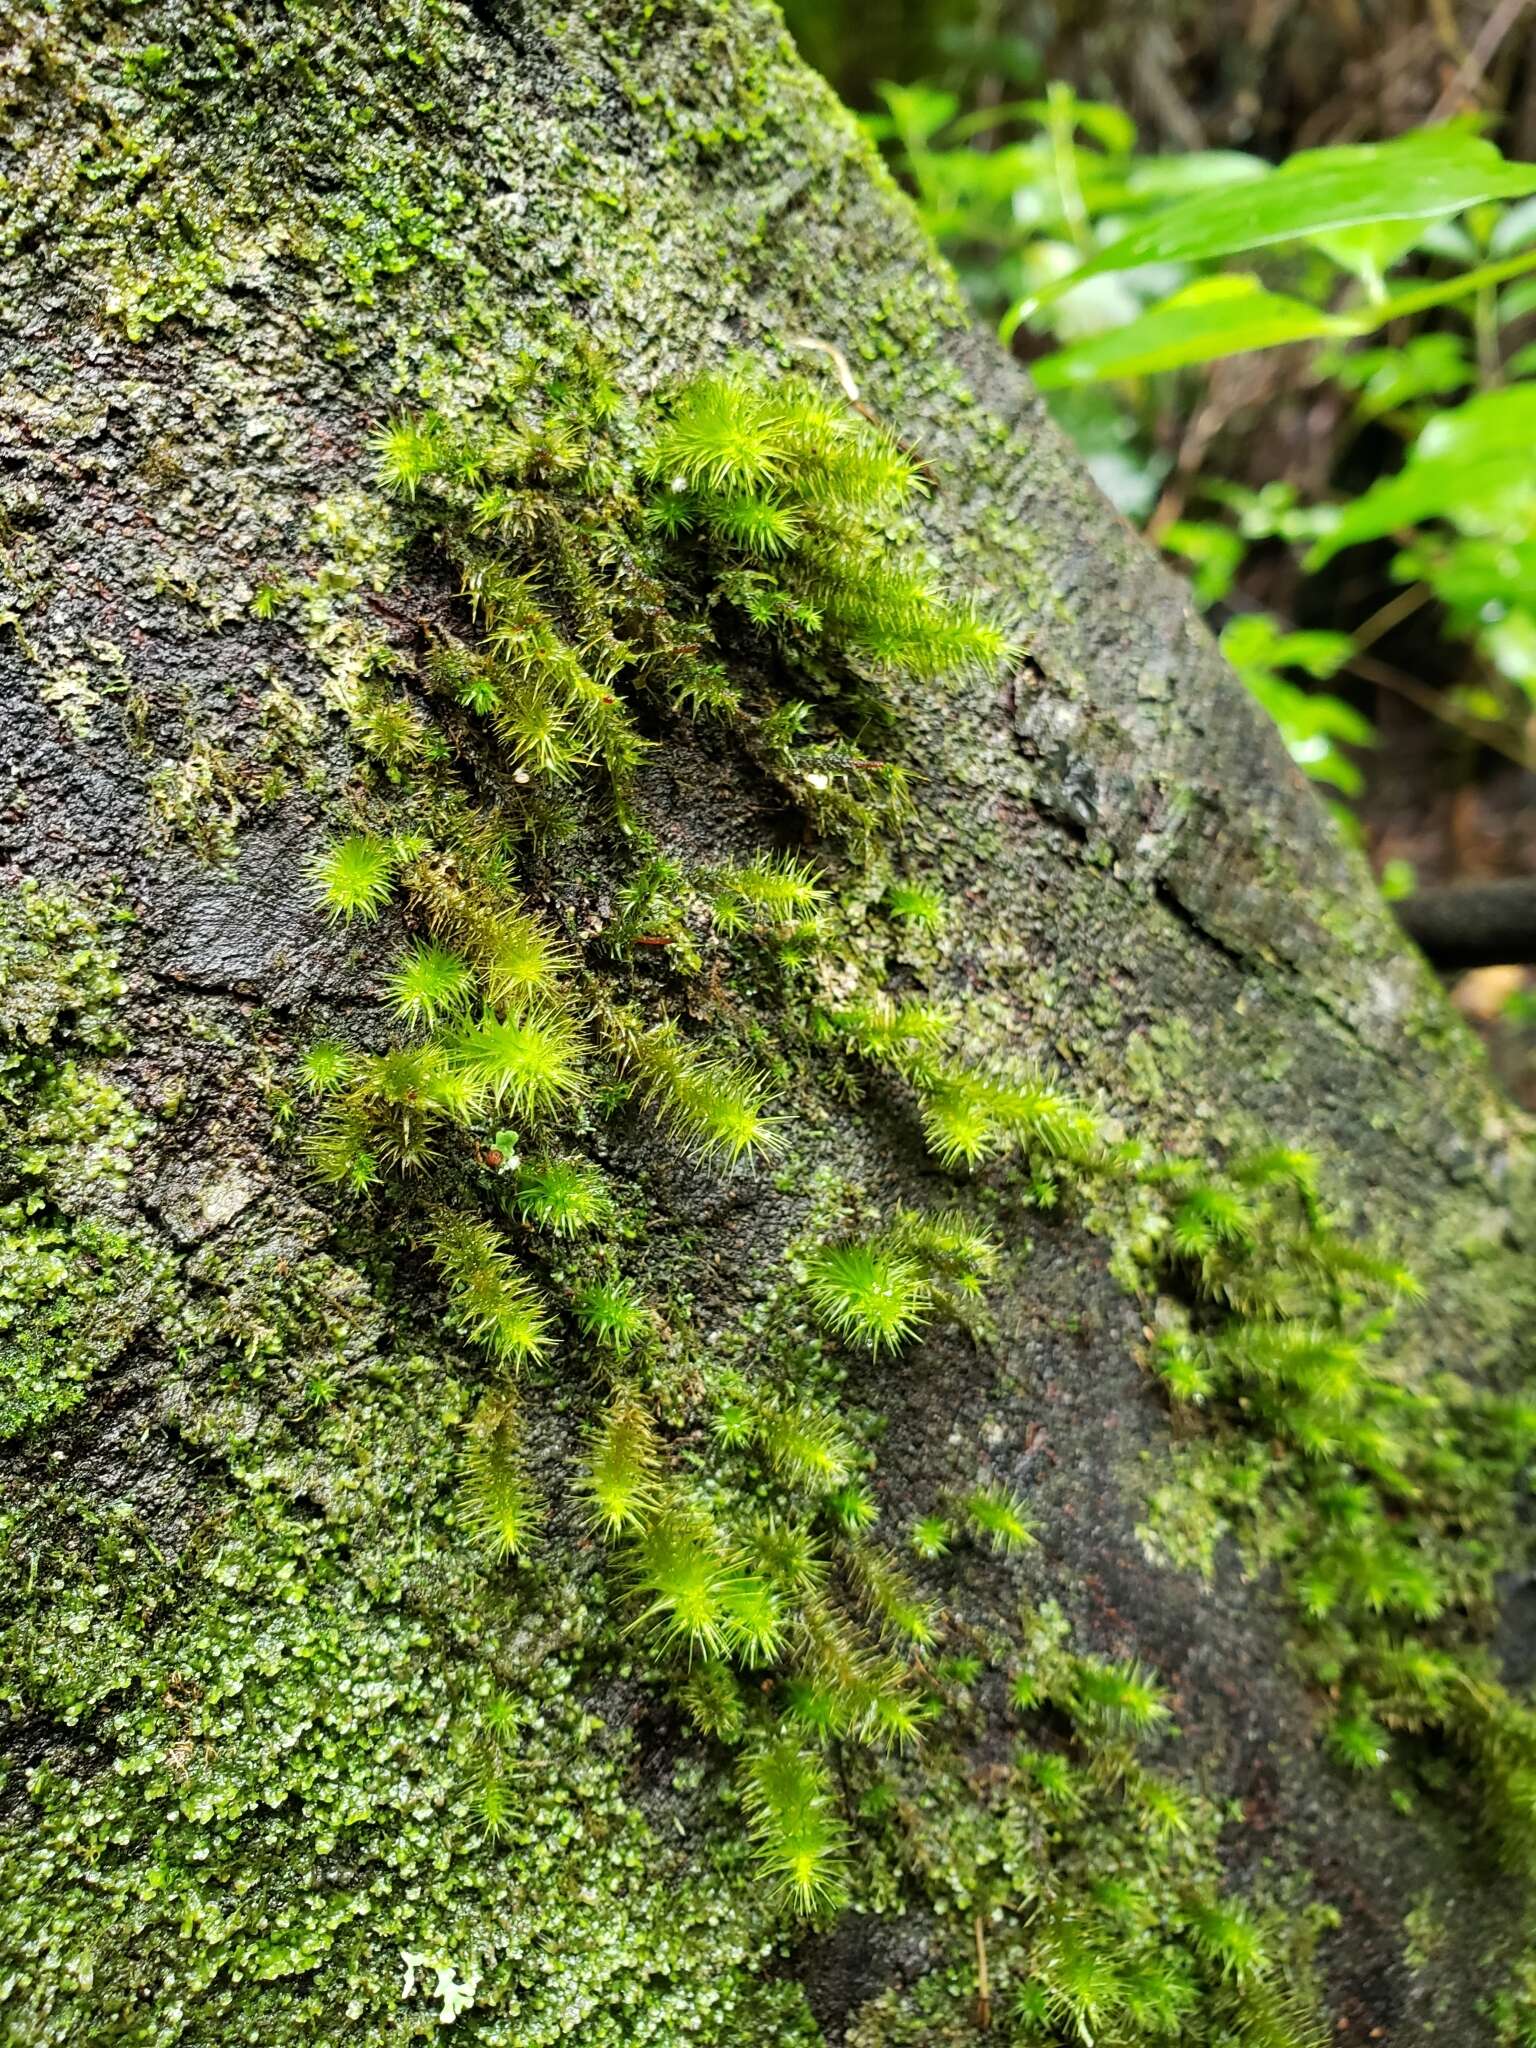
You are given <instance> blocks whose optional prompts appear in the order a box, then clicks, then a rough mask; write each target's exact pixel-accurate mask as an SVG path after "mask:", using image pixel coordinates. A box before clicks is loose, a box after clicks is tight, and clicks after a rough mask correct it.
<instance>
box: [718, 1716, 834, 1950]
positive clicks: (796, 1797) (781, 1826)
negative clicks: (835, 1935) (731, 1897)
mask: <svg viewBox="0 0 1536 2048" xmlns="http://www.w3.org/2000/svg"><path fill="white" fill-rule="evenodd" d="M739 1783H740V1786H741V1796H742V1804H743V1806H744V1807H745V1808H746V1812H747V1819H748V1824H749V1825H750V1827H751V1829H752V1834H753V1838H754V1840H755V1841H756V1843H757V1851H758V1856H759V1858H760V1859H761V1861H762V1865H763V1868H764V1870H765V1871H767V1872H768V1874H769V1875H770V1876H771V1877H773V1878H774V1879H775V1881H776V1882H777V1883H778V1885H779V1887H780V1889H781V1891H782V1892H783V1894H784V1896H785V1897H786V1898H787V1899H788V1901H789V1902H790V1904H791V1905H793V1906H794V1908H795V1910H796V1911H797V1912H800V1913H808V1914H809V1913H821V1912H830V1911H831V1910H832V1908H834V1907H835V1906H837V1905H839V1904H841V1902H842V1900H843V1898H844V1897H845V1896H846V1869H847V1864H846V1851H847V1839H848V1836H847V1829H846V1828H845V1827H844V1825H843V1822H842V1820H841V1818H840V1817H839V1814H838V1811H837V1802H836V1795H835V1793H834V1790H833V1786H832V1780H831V1777H830V1775H829V1773H828V1771H827V1767H826V1765H825V1763H823V1761H822V1759H821V1758H820V1757H819V1756H818V1755H817V1754H816V1753H815V1752H814V1751H812V1750H809V1749H805V1748H803V1747H802V1746H801V1745H800V1744H799V1743H798V1742H796V1741H795V1739H794V1737H793V1736H790V1735H780V1736H777V1737H776V1738H774V1739H773V1740H772V1741H769V1742H765V1743H763V1744H761V1745H760V1746H758V1747H756V1748H754V1749H751V1750H749V1751H748V1752H747V1754H746V1755H745V1756H744V1757H743V1758H742V1760H741V1764H740V1767H739Z"/></svg>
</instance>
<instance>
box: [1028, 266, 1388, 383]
mask: <svg viewBox="0 0 1536 2048" xmlns="http://www.w3.org/2000/svg"><path fill="white" fill-rule="evenodd" d="M1087 267H1088V269H1090V270H1091V269H1092V267H1093V266H1092V265H1089V266H1087ZM1083 274H1084V273H1083V272H1082V271H1078V272H1076V273H1075V275H1076V276H1078V277H1081V276H1082V275H1083ZM1354 331H1355V330H1354V326H1353V323H1352V322H1350V321H1349V320H1347V319H1340V318H1339V317H1338V316H1336V315H1334V314H1331V313H1324V312H1321V311H1320V310H1319V309H1318V308H1317V307H1316V306H1309V305H1307V303H1306V302H1305V301H1304V300H1302V299H1290V298H1285V297H1284V296H1282V295H1281V294H1280V293H1278V292H1270V291H1266V290H1265V289H1264V287H1263V285H1261V284H1260V282H1259V280H1258V279H1257V278H1256V277H1253V276H1249V275H1246V274H1238V275H1235V276H1232V275H1224V276H1220V277H1203V278H1200V279H1198V280H1197V281H1196V283H1194V284H1192V285H1187V286H1186V287H1185V288H1184V290H1183V291H1181V292H1176V293H1175V294H1174V296H1173V297H1172V298H1171V299H1165V300H1164V301H1163V303H1162V304H1161V305H1160V306H1154V307H1153V308H1152V310H1151V311H1150V312H1147V313H1143V314H1142V315H1141V317H1140V319H1137V320H1132V321H1129V322H1128V323H1127V324H1126V325H1125V326H1124V327H1119V328H1116V329H1115V330H1114V332H1113V333H1110V334H1100V335H1095V336H1094V337H1093V338H1092V339H1091V340H1089V341H1080V342H1076V343H1074V344H1073V346H1072V347H1071V348H1064V349H1058V350H1057V352H1056V353H1055V354H1054V355H1049V356H1045V357H1043V358H1042V360H1041V361H1039V362H1038V363H1035V364H1033V365H1032V366H1031V372H1032V375H1033V377H1034V380H1035V382H1036V383H1037V384H1038V385H1039V386H1040V388H1041V390H1042V391H1050V390H1054V389H1057V388H1059V387H1060V386H1062V385H1065V384H1091V383H1093V382H1095V381H1096V380H1098V379H1100V378H1104V377H1140V376H1145V375H1147V374H1148V373H1149V372H1151V371H1154V370H1176V369H1180V368H1182V367H1183V365H1185V364H1186V363H1208V362H1212V361H1214V360H1215V358H1217V357H1218V356H1231V355H1238V354H1240V353H1241V352H1242V351H1244V350H1246V349H1255V348H1273V347H1275V346H1276V345H1277V344H1278V343H1281V342H1288V341H1316V340H1318V339H1319V338H1320V337H1321V336H1324V335H1344V334H1350V333H1353V332H1354Z"/></svg>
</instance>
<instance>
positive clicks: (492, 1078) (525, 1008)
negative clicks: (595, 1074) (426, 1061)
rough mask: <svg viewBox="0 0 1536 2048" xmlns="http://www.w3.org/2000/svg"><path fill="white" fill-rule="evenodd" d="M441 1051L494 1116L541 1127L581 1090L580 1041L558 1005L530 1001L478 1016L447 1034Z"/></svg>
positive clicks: (583, 1080)
mask: <svg viewBox="0 0 1536 2048" xmlns="http://www.w3.org/2000/svg"><path fill="white" fill-rule="evenodd" d="M441 1043H442V1050H443V1052H444V1054H445V1056H446V1057H447V1059H448V1060H449V1062H450V1063H451V1065H452V1067H453V1069H454V1071H455V1072H457V1073H459V1074H462V1075H464V1076H465V1077H466V1078H467V1079H468V1080H469V1081H470V1082H471V1083H472V1084H473V1085H474V1087H475V1088H476V1089H477V1090H478V1091H479V1092H480V1094H481V1095H482V1096H483V1097H484V1098H486V1099H487V1100H488V1101H489V1102H490V1103H491V1104H492V1105H494V1107H495V1109H496V1111H497V1113H498V1114H506V1115H510V1116H512V1117H515V1118H516V1119H517V1121H518V1122H519V1123H523V1124H532V1125H538V1124H541V1123H546V1122H548V1121H550V1120H551V1119H553V1118H554V1117H556V1116H558V1115H559V1114H560V1113H561V1112H562V1111H567V1110H569V1109H570V1108H571V1107H572V1106H573V1105H574V1104H575V1103H576V1102H577V1101H578V1100H579V1099H580V1097H581V1095H582V1094H583V1092H584V1090H585V1088H586V1078H585V1073H584V1061H585V1053H586V1045H585V1040H584V1038H583V1035H582V1032H581V1028H580V1026H579V1025H578V1024H577V1023H576V1022H575V1020H574V1019H573V1018H572V1017H571V1015H570V1014H569V1012H568V1011H567V1010H565V1009H564V1008H563V1006H562V1005H560V1004H559V1003H556V1002H552V1001H549V1000H547V999H538V998H535V999H533V1000H531V1001H528V1002H525V1003H523V1004H520V1005H519V1006H517V1007H516V1008H513V1009H509V1010H508V1011H506V1012H505V1013H504V1014H498V1013H497V1012H496V1011H495V1010H484V1011H482V1012H481V1014H480V1016H479V1017H478V1018H476V1019H475V1020H474V1022H472V1023H465V1024H462V1025H460V1026H458V1027H457V1028H456V1029H454V1030H452V1031H450V1032H449V1033H448V1034H447V1035H446V1036H445V1037H444V1039H443V1040H442V1041H441Z"/></svg>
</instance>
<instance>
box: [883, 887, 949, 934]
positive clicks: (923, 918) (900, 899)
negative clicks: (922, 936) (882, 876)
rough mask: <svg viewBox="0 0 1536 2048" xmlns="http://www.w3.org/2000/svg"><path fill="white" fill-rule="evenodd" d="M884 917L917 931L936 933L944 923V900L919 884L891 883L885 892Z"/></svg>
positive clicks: (932, 890)
mask: <svg viewBox="0 0 1536 2048" xmlns="http://www.w3.org/2000/svg"><path fill="white" fill-rule="evenodd" d="M885 909H886V915H887V916H889V917H893V918H895V919H896V921H897V923H898V924H910V925H912V926H914V927H916V929H918V930H919V931H937V929H938V928H939V926H940V925H941V924H942V923H943V922H944V898H943V897H942V896H941V895H940V894H939V892H938V890H937V889H928V888H925V887H924V886H923V885H922V884H921V883H919V882H892V883H891V884H890V886H889V887H888V888H887V890H886V892H885Z"/></svg>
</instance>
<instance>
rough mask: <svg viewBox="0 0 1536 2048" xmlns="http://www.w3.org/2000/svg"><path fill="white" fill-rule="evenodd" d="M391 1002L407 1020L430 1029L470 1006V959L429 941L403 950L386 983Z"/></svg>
mask: <svg viewBox="0 0 1536 2048" xmlns="http://www.w3.org/2000/svg"><path fill="white" fill-rule="evenodd" d="M386 986H387V989H388V995H389V1006H390V1008H391V1010H393V1011H394V1013H395V1015H396V1016H397V1017H398V1018H399V1019H400V1020H401V1021H402V1022H403V1023H406V1024H413V1025H416V1026H418V1027H419V1028H420V1029H422V1030H426V1031H430V1030H431V1029H432V1028H433V1027H434V1026H435V1025H438V1024H442V1023H444V1022H447V1021H448V1020H450V1019H454V1018H457V1017H459V1016H461V1015H462V1013H463V1012H464V1011H465V1010H466V1009H467V1008H468V1007H469V1003H470V999H471V998H472V996H473V995H474V990H475V975H474V970H473V968H472V967H471V966H470V965H469V962H468V961H467V960H461V959H460V958H459V956H458V954H457V953H450V952H449V951H448V949H447V947H446V946H437V945H432V944H431V943H426V944H423V945H419V946H413V947H412V948H411V949H410V951H409V952H408V953H406V954H404V955H403V956H402V958H401V960H400V962H399V964H398V966H397V967H396V968H395V970H394V972H393V973H392V974H391V975H390V977H389V980H388V982H387V984H386Z"/></svg>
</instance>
